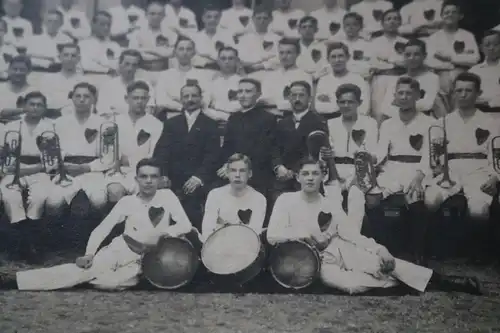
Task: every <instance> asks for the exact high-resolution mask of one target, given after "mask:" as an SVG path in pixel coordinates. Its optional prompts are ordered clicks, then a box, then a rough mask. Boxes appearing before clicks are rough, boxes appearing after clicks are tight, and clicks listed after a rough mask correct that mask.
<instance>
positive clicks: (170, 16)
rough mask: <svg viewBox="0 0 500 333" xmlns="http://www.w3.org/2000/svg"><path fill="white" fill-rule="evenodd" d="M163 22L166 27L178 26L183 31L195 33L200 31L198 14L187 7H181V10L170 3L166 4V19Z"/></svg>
mask: <svg viewBox="0 0 500 333" xmlns="http://www.w3.org/2000/svg"><path fill="white" fill-rule="evenodd" d="M163 23H164V24H165V26H166V27H169V28H172V27H173V28H177V29H179V30H180V31H181V32H182V33H190V32H191V33H193V32H197V31H198V23H197V21H196V15H195V14H194V13H193V11H192V10H191V9H189V8H187V7H181V8H180V10H179V12H177V11H176V9H175V8H174V7H173V6H172V5H170V4H167V5H166V6H165V19H164V20H163Z"/></svg>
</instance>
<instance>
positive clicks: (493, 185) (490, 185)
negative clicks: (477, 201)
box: [481, 176, 498, 197]
mask: <svg viewBox="0 0 500 333" xmlns="http://www.w3.org/2000/svg"><path fill="white" fill-rule="evenodd" d="M497 183H498V179H497V177H495V176H490V178H489V179H488V180H487V181H486V182H485V183H484V184H483V185H481V191H483V192H484V193H486V194H488V195H491V196H492V197H493V196H495V195H496V194H497Z"/></svg>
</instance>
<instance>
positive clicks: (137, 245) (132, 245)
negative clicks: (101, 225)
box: [123, 234, 146, 255]
mask: <svg viewBox="0 0 500 333" xmlns="http://www.w3.org/2000/svg"><path fill="white" fill-rule="evenodd" d="M123 240H124V241H125V244H127V246H128V248H129V249H130V251H132V252H134V253H135V254H139V255H141V254H143V253H144V250H145V249H146V246H145V245H144V244H142V243H141V242H138V241H136V240H135V239H133V238H132V237H130V236H128V235H125V234H123Z"/></svg>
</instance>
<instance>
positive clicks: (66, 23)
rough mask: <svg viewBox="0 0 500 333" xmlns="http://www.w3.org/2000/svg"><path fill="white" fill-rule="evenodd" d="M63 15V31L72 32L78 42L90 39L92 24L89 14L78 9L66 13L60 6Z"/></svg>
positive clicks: (73, 8) (74, 8)
mask: <svg viewBox="0 0 500 333" xmlns="http://www.w3.org/2000/svg"><path fill="white" fill-rule="evenodd" d="M57 9H58V10H59V11H60V12H61V13H62V14H63V25H62V27H61V31H67V32H70V33H71V35H73V37H75V38H77V39H78V40H81V39H85V38H88V37H90V23H89V19H88V17H87V14H86V13H85V12H84V11H82V10H79V9H78V8H76V7H72V8H71V9H70V10H68V11H65V10H64V8H62V7H61V6H59V7H58V8H57Z"/></svg>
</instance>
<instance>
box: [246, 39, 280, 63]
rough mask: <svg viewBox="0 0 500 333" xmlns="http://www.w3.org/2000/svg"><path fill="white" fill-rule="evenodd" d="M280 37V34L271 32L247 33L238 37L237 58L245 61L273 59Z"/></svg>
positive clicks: (254, 61) (253, 61)
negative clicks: (262, 33)
mask: <svg viewBox="0 0 500 333" xmlns="http://www.w3.org/2000/svg"><path fill="white" fill-rule="evenodd" d="M280 39H281V37H280V36H278V35H276V34H275V33H272V32H268V33H266V34H264V35H261V34H257V33H254V32H250V33H247V34H245V35H243V36H241V37H240V38H239V42H238V45H237V50H238V54H239V58H240V59H241V61H243V62H247V63H259V62H264V63H266V62H269V61H273V60H274V61H275V60H276V59H275V58H276V57H277V55H278V53H277V52H278V42H279V41H280ZM250 50H251V52H250Z"/></svg>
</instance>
